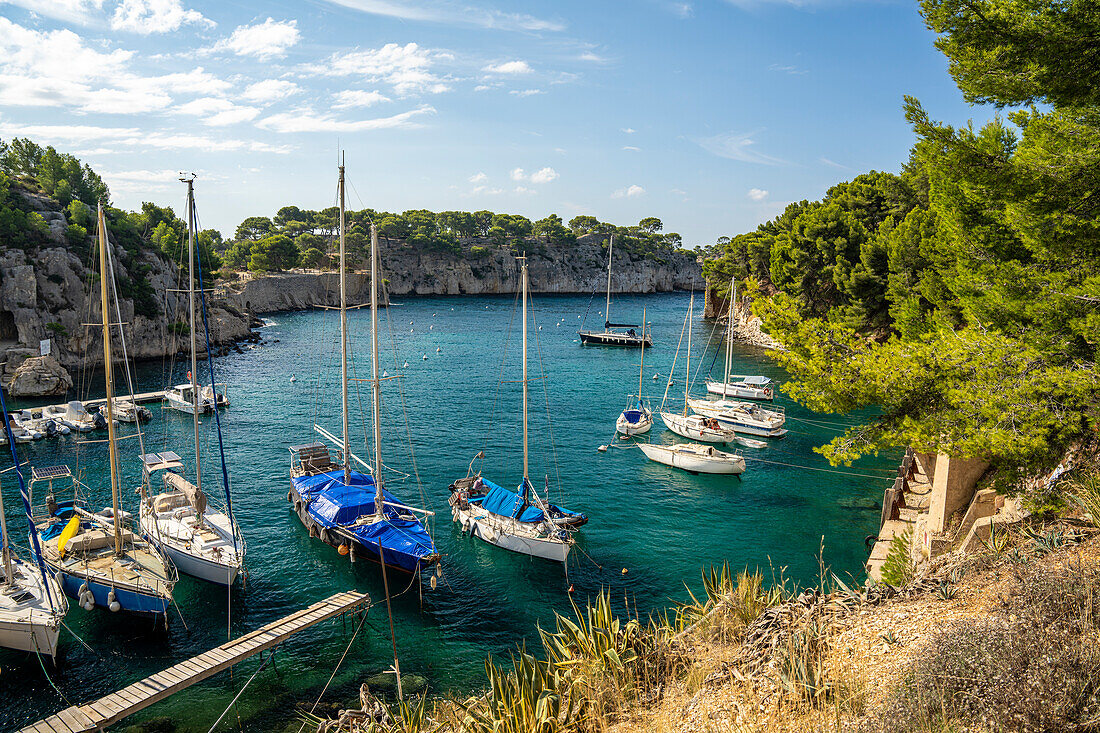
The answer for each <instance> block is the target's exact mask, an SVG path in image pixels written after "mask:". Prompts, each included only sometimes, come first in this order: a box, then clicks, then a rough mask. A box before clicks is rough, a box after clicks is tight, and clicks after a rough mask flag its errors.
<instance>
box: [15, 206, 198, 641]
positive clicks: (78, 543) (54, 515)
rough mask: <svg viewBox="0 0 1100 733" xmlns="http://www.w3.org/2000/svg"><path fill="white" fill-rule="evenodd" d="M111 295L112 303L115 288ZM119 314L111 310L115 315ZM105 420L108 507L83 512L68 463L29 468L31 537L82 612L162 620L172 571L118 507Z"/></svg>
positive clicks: (109, 388)
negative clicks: (64, 487)
mask: <svg viewBox="0 0 1100 733" xmlns="http://www.w3.org/2000/svg"><path fill="white" fill-rule="evenodd" d="M97 218H98V229H99V266H100V268H99V269H100V271H99V281H100V313H101V316H102V318H103V323H102V327H103V375H104V381H105V383H106V400H105V404H104V407H105V412H106V413H107V414H110V413H111V406H112V403H113V402H114V387H115V384H114V360H113V359H112V356H111V316H112V312H111V309H110V307H109V298H108V284H109V283H110V284H112V286H113V277H112V270H110V269H109V268H108V262H109V259H110V253H109V248H108V244H107V225H106V222H105V221H104V217H103V207H102V205H100V207H99V210H98V215H97ZM115 297H116V303H117V297H118V296H117V292H116V296H115ZM117 313H118V308H117V307H116V309H115V314H117ZM116 317H117V315H116ZM119 321H121V319H119ZM77 404H79V403H77ZM71 406H72V403H70V407H71ZM81 409H83V406H82V405H81ZM106 422H107V453H108V457H109V463H110V480H111V506H110V507H107V508H105V509H103V510H102V511H100V512H96V513H95V514H93V513H91V512H89V511H87V510H86V509H85V508H84V506H83V501H82V500H81V499H80V497H79V496H77V493H78V491H79V489H80V488H81V486H82V484H80V483H79V482H78V481H77V480H76V479H75V478H73V476H72V473H71V472H70V470H69V468H68V466H50V467H47V468H45V469H38V468H35V469H34V470H32V472H31V482H30V490H31V491H33V489H34V487H35V485H36V484H38V483H40V482H43V481H45V482H46V483H47V484H48V495H47V497H46V502H45V511H44V512H42V515H41V516H40V517H36V518H35V519H36V522H35V530H36V532H37V534H38V538H37V540H36V541H38V542H39V543H40V548H41V552H42V558H43V561H44V562H45V563H46V565H48V566H49V568H50V571H51V572H52V573H54V574H55V576H56V578H57V579H58V581H59V582H60V583H61V586H62V589H63V590H64V591H65V594H66V595H68V596H69V597H70V598H75V599H77V601H78V602H79V603H80V605H81V606H83V607H84V608H85V609H86V610H89V611H90V610H91V609H93V608H95V607H96V606H101V607H104V608H107V609H109V610H110V611H112V612H117V611H127V612H129V613H137V614H145V615H150V616H153V617H155V618H163V619H164V620H165V623H167V613H168V606H169V604H170V603H171V602H172V588H173V586H174V585H175V582H176V571H175V568H174V567H172V565H171V563H169V562H167V561H166V560H165V558H164V556H163V555H161V554H160V552H159V551H158V550H157V548H156V547H155V546H154V545H152V544H151V543H149V542H148V541H146V540H144V539H143V538H141V537H140V536H138V535H137V534H135V532H134V531H133V527H131V523H130V521H129V515H128V514H127V513H126V512H123V511H122V509H121V506H120V501H119V469H118V440H119V439H118V436H117V435H116V434H115V421H114V420H107V421H106ZM57 480H68V481H67V482H68V483H70V485H71V487H72V490H73V494H74V497H73V499H69V500H64V501H62V502H58V501H57V500H56V498H55V496H54V486H53V484H54V481H57ZM29 503H30V497H28V504H29Z"/></svg>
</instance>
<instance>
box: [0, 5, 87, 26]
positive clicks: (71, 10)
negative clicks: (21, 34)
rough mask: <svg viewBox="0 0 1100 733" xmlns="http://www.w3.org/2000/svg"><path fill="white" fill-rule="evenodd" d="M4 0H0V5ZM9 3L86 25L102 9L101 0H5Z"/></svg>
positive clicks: (47, 15)
mask: <svg viewBox="0 0 1100 733" xmlns="http://www.w3.org/2000/svg"><path fill="white" fill-rule="evenodd" d="M4 2H5V0H0V5H2V4H3V3H4ZM6 2H7V3H8V4H10V5H17V6H19V7H21V8H26V9H27V10H30V11H31V12H33V13H37V14H38V15H44V16H46V17H47V18H53V19H55V20H62V21H65V22H66V23H74V24H76V25H88V24H89V23H91V22H92V21H93V20H94V19H95V16H96V15H98V13H99V11H100V10H102V9H103V0H49V1H48V2H42V0H6Z"/></svg>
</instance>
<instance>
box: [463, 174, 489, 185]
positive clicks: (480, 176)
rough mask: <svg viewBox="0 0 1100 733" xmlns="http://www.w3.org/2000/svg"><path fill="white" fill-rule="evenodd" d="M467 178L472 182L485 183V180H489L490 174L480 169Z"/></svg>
mask: <svg viewBox="0 0 1100 733" xmlns="http://www.w3.org/2000/svg"><path fill="white" fill-rule="evenodd" d="M466 180H467V181H469V182H470V183H484V182H485V181H488V180H489V176H487V175H485V173H484V172H482V171H478V172H477V173H475V174H473V175H472V176H470V177H469V178H467V179H466Z"/></svg>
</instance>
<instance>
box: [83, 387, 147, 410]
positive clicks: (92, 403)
mask: <svg viewBox="0 0 1100 733" xmlns="http://www.w3.org/2000/svg"><path fill="white" fill-rule="evenodd" d="M163 399H164V390H163V389H162V390H161V391H159V392H142V393H141V394H136V395H134V402H136V403H138V404H139V405H140V404H142V403H144V402H159V401H160V400H163ZM115 401H116V402H129V401H130V395H119V396H117V397H115ZM106 402H107V399H106V398H105V397H100V398H99V399H94V400H84V406H85V407H87V408H88V409H91V408H93V407H101V406H103V405H104V404H106Z"/></svg>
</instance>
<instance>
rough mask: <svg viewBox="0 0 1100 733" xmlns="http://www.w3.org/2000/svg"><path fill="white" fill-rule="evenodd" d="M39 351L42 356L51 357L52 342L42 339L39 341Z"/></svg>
mask: <svg viewBox="0 0 1100 733" xmlns="http://www.w3.org/2000/svg"><path fill="white" fill-rule="evenodd" d="M38 351H39V352H40V356H49V355H50V340H49V339H42V340H41V341H39V342H38Z"/></svg>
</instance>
